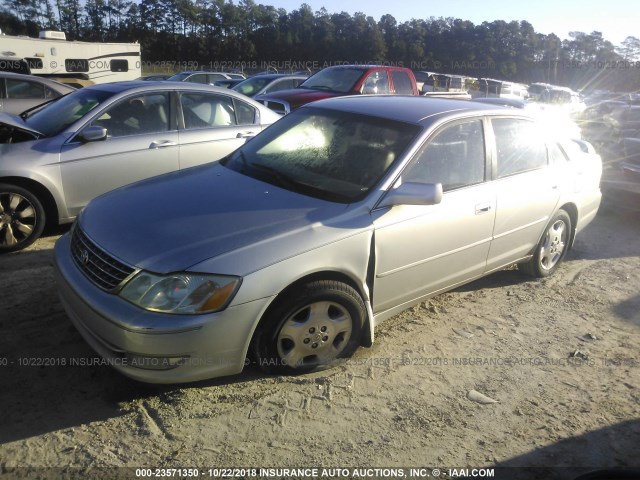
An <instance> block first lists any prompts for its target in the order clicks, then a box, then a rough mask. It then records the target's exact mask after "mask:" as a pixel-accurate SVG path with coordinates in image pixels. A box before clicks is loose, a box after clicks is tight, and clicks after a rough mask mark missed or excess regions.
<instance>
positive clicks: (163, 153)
mask: <svg viewBox="0 0 640 480" xmlns="http://www.w3.org/2000/svg"><path fill="white" fill-rule="evenodd" d="M279 118H280V117H279V116H278V115H277V114H275V113H273V112H272V111H271V110H269V109H268V108H266V107H264V106H263V105H261V104H259V103H257V102H254V101H253V100H251V99H249V98H247V97H245V96H243V95H240V94H238V93H236V92H233V91H231V90H229V89H226V88H218V87H213V86H209V85H197V84H193V83H178V82H145V81H133V82H121V83H110V84H102V85H94V86H91V87H87V88H83V89H81V90H77V91H75V92H73V93H71V94H69V95H67V96H65V97H62V98H61V99H59V100H57V101H55V102H53V103H51V104H49V105H46V106H44V107H42V108H41V109H38V110H36V111H34V112H33V113H31V114H29V115H22V116H20V117H18V116H12V115H6V114H0V253H1V252H6V251H12V250H19V249H21V248H24V247H26V246H28V245H29V244H31V243H32V242H33V241H34V240H36V239H37V238H38V237H39V236H40V234H41V233H42V230H43V228H44V226H45V223H49V224H53V225H55V224H61V223H69V222H72V221H73V220H74V219H75V217H76V216H77V215H78V213H79V212H80V210H82V208H84V206H85V205H86V204H87V202H88V201H89V200H91V199H92V198H94V197H96V196H98V195H100V194H102V193H105V192H107V191H109V190H113V189H114V188H117V187H121V186H123V185H126V184H128V183H131V182H135V181H137V180H142V179H145V178H148V177H152V176H154V175H159V174H162V173H167V172H172V171H174V170H181V169H184V168H188V167H192V166H194V165H200V164H203V163H207V162H212V161H215V160H219V159H220V158H222V157H224V156H225V155H227V154H229V153H230V152H232V151H233V150H235V149H236V148H238V147H239V146H240V145H242V144H243V143H244V142H245V141H246V139H247V138H249V137H253V136H254V135H256V134H257V133H258V132H260V131H261V130H262V129H263V128H264V127H265V126H267V125H270V124H272V123H273V122H275V121H276V120H278V119H279ZM173 201H176V199H174V200H173ZM131 208H132V209H133V210H136V206H135V205H131Z"/></svg>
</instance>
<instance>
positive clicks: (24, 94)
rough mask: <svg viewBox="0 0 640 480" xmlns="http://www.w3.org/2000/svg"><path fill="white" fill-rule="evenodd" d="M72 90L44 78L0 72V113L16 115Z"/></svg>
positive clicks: (67, 86)
mask: <svg viewBox="0 0 640 480" xmlns="http://www.w3.org/2000/svg"><path fill="white" fill-rule="evenodd" d="M74 90H75V88H73V87H70V86H69V85H65V84H63V83H60V82H56V81H54V80H49V79H48V78H44V77H36V76H35V75H22V74H19V73H10V72H0V112H4V113H12V114H16V115H17V114H18V113H22V112H24V111H25V110H27V109H29V108H33V107H35V106H38V105H40V104H42V103H46V102H50V101H51V100H54V99H56V98H58V97H61V96H63V95H66V94H67V93H71V92H73V91H74Z"/></svg>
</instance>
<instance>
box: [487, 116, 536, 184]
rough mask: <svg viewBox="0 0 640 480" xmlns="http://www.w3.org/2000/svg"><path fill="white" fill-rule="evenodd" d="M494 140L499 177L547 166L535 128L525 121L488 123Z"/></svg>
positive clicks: (501, 120) (515, 119)
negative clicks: (490, 125) (491, 127)
mask: <svg viewBox="0 0 640 480" xmlns="http://www.w3.org/2000/svg"><path fill="white" fill-rule="evenodd" d="M491 123H492V125H493V131H494V134H495V137H496V153H497V156H496V164H497V172H498V178H503V177H508V176H510V175H516V174H518V173H523V172H528V171H531V170H536V169H538V168H542V167H544V166H546V165H547V147H546V145H545V142H544V140H543V136H542V134H541V133H540V131H539V129H538V128H537V126H536V125H535V124H534V123H533V122H531V121H528V120H522V119H517V118H498V119H493V120H492V121H491Z"/></svg>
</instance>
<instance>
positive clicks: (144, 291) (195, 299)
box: [119, 272, 240, 314]
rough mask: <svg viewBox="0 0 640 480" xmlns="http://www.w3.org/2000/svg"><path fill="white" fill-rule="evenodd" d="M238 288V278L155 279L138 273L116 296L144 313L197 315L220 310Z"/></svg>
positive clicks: (191, 276)
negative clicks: (144, 310) (146, 311)
mask: <svg viewBox="0 0 640 480" xmlns="http://www.w3.org/2000/svg"><path fill="white" fill-rule="evenodd" d="M239 285H240V279H239V278H238V277H227V276H222V275H205V274H200V273H187V272H184V273H172V274H169V275H155V274H152V273H148V272H140V273H138V274H137V275H136V276H135V277H134V278H133V279H131V280H130V281H129V282H128V283H127V284H126V285H125V287H124V288H123V289H122V290H121V291H120V293H119V295H120V296H121V297H122V298H124V299H126V300H128V301H130V302H131V303H133V304H134V305H137V306H139V307H141V308H144V309H146V310H151V311H154V312H164V313H179V314H198V313H208V312H217V311H219V310H222V309H224V308H225V307H226V306H227V305H228V304H229V302H230V301H231V299H232V298H233V296H234V295H235V293H236V291H237V290H238V286H239Z"/></svg>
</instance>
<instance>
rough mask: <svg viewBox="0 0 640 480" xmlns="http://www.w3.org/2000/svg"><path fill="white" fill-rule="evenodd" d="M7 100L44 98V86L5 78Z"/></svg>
mask: <svg viewBox="0 0 640 480" xmlns="http://www.w3.org/2000/svg"><path fill="white" fill-rule="evenodd" d="M6 82H7V98H20V99H27V98H45V91H44V85H41V84H39V83H35V82H25V81H24V80H13V79H10V78H7V80H6Z"/></svg>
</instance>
